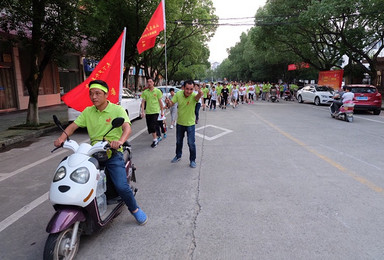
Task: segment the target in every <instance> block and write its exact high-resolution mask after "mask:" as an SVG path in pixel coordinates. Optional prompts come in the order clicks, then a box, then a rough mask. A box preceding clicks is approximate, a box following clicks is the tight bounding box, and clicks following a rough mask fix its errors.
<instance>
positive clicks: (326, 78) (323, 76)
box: [318, 70, 344, 90]
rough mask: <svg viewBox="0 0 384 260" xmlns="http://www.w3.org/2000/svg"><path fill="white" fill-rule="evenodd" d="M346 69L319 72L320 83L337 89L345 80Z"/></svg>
mask: <svg viewBox="0 0 384 260" xmlns="http://www.w3.org/2000/svg"><path fill="white" fill-rule="evenodd" d="M343 74H344V70H330V71H320V72H319V80H318V84H319V85H324V86H330V87H332V88H333V89H335V90H337V89H339V88H340V87H341V83H342V82H343Z"/></svg>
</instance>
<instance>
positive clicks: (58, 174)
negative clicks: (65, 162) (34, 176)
mask: <svg viewBox="0 0 384 260" xmlns="http://www.w3.org/2000/svg"><path fill="white" fill-rule="evenodd" d="M65 175H66V170H65V167H64V166H61V167H60V168H59V169H57V171H56V173H55V176H53V182H56V181H59V180H61V179H63V178H64V177H65Z"/></svg>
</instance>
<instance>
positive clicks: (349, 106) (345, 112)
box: [329, 101, 355, 122]
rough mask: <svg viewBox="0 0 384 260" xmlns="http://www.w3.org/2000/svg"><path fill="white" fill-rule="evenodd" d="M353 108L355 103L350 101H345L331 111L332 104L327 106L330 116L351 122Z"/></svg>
mask: <svg viewBox="0 0 384 260" xmlns="http://www.w3.org/2000/svg"><path fill="white" fill-rule="evenodd" d="M354 108H355V104H354V103H353V102H352V101H346V102H345V103H343V105H342V106H341V107H340V109H339V110H338V111H336V112H335V111H333V108H332V105H331V106H330V107H329V112H330V113H331V116H332V117H333V118H336V119H340V120H344V121H347V122H353V110H354Z"/></svg>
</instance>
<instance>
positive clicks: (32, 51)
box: [0, 0, 78, 125]
mask: <svg viewBox="0 0 384 260" xmlns="http://www.w3.org/2000/svg"><path fill="white" fill-rule="evenodd" d="M3 2H4V1H3ZM76 10H77V1H76V0H68V1H61V0H26V1H16V0H5V3H4V5H2V7H1V9H0V13H1V14H2V16H0V26H1V28H2V30H3V31H5V32H7V33H10V32H13V31H16V32H17V34H18V37H19V38H18V40H19V44H21V45H22V46H23V47H24V48H27V49H28V50H29V56H30V57H29V60H30V61H31V62H30V73H29V76H28V77H27V78H26V79H25V81H24V84H25V86H26V88H27V89H28V94H29V103H28V113H27V120H26V123H27V124H28V125H39V123H40V122H39V113H38V95H39V86H40V83H41V80H42V78H43V75H44V70H45V68H46V67H47V65H48V64H49V63H50V62H52V61H56V62H58V63H60V60H61V57H62V56H63V55H64V54H66V53H68V52H70V51H72V50H74V49H75V46H76V45H77V43H78V40H77V33H76V24H75V20H76V19H75V18H76Z"/></svg>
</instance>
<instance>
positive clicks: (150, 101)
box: [141, 88, 163, 115]
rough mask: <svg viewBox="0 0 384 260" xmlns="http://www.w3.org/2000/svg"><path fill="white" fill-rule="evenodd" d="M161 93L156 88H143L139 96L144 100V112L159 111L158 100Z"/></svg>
mask: <svg viewBox="0 0 384 260" xmlns="http://www.w3.org/2000/svg"><path fill="white" fill-rule="evenodd" d="M162 96H163V93H162V92H161V90H160V89H158V88H153V91H150V90H149V89H146V90H144V92H143V94H141V98H142V99H144V100H145V102H146V105H145V113H146V114H147V115H152V114H158V113H160V104H159V100H160V99H161V98H162Z"/></svg>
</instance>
